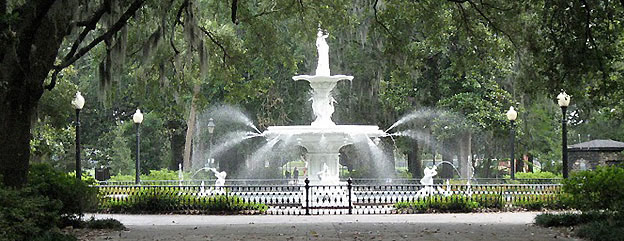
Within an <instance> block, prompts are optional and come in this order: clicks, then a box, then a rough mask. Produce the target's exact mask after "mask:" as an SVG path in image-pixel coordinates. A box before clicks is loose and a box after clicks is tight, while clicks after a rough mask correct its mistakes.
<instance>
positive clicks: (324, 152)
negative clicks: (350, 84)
mask: <svg viewBox="0 0 624 241" xmlns="http://www.w3.org/2000/svg"><path fill="white" fill-rule="evenodd" d="M262 135H263V136H265V137H266V138H267V139H269V140H271V139H274V138H278V139H279V140H280V141H282V142H283V143H284V145H285V146H301V147H303V148H305V149H306V150H307V154H306V156H305V158H306V160H305V161H306V162H307V164H306V165H307V166H308V168H307V169H306V170H304V171H303V172H304V173H303V176H304V177H307V178H309V179H310V180H311V181H312V183H315V184H316V183H318V184H338V183H339V170H340V169H339V166H340V164H339V155H340V148H342V147H344V146H346V145H350V144H354V143H357V142H365V143H366V142H370V141H371V140H370V138H375V137H381V136H385V135H386V133H385V132H383V131H382V130H380V129H379V127H377V126H365V125H330V126H322V127H321V126H270V127H269V128H268V129H267V130H266V131H265V132H264V133H262Z"/></svg>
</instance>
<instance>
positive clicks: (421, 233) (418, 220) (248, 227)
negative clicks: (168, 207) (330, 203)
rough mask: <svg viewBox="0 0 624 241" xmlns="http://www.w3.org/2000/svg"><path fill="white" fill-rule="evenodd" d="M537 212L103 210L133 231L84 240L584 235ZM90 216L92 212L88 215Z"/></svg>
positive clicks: (488, 239)
mask: <svg viewBox="0 0 624 241" xmlns="http://www.w3.org/2000/svg"><path fill="white" fill-rule="evenodd" d="M535 215H537V213H531V212H522V213H469V214H413V215H340V216H338V215H336V216H330V215H326V216H242V215H239V216H200V215H102V214H97V215H95V218H97V219H100V218H115V219H117V220H119V221H121V222H122V223H124V224H125V225H126V226H127V227H128V229H129V230H128V231H118V232H109V233H100V234H98V235H95V236H92V237H86V238H83V240H140V241H143V240H154V241H155V240H192V241H194V240H202V241H205V240H478V241H493V240H505V241H513V240H518V241H529V240H579V239H575V238H570V237H568V236H567V235H565V234H562V233H561V230H560V229H548V228H541V227H537V226H534V225H532V224H531V223H532V222H533V218H534V217H535ZM87 217H89V216H87Z"/></svg>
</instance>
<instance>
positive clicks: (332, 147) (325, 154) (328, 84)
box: [262, 29, 386, 184]
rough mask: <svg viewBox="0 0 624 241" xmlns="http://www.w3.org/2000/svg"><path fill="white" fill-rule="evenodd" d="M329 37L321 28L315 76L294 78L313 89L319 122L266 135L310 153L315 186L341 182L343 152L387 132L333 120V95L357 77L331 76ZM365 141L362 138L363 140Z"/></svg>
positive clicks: (277, 128) (271, 129) (272, 129)
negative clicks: (336, 88) (341, 84)
mask: <svg viewBox="0 0 624 241" xmlns="http://www.w3.org/2000/svg"><path fill="white" fill-rule="evenodd" d="M327 37H328V35H327V34H324V33H323V31H322V30H321V29H319V31H318V34H317V39H316V47H317V50H318V57H319V58H318V65H317V68H316V73H315V75H298V76H294V77H293V78H292V79H293V80H295V81H298V80H305V81H308V82H309V83H310V87H311V88H312V98H311V99H312V110H313V112H314V116H315V117H316V118H315V120H314V121H313V122H312V123H311V124H310V125H309V126H270V127H268V129H267V130H266V131H265V132H263V133H262V136H264V137H265V138H267V139H269V140H273V139H275V138H276V139H277V140H280V141H282V142H285V143H288V142H289V141H288V140H297V143H296V144H295V145H299V146H301V147H303V148H305V149H306V150H307V165H308V166H309V167H308V168H309V169H308V172H307V173H310V174H311V175H309V179H310V181H311V182H312V183H318V184H338V183H339V163H338V157H339V150H340V148H342V147H343V146H346V145H349V144H353V143H355V142H356V140H358V139H360V138H362V137H365V138H367V139H369V140H370V138H376V137H380V136H385V135H386V133H385V132H384V131H382V130H380V129H379V127H377V126H372V125H336V123H334V122H333V121H332V119H331V116H332V114H333V113H334V103H336V100H335V99H334V98H333V97H332V96H331V91H332V90H333V89H334V87H335V86H336V84H337V83H338V81H340V80H353V76H346V75H331V74H330V70H329V46H328V45H327V42H326V41H325V39H326V38H327ZM360 140H361V139H360Z"/></svg>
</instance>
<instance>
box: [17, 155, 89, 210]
mask: <svg viewBox="0 0 624 241" xmlns="http://www.w3.org/2000/svg"><path fill="white" fill-rule="evenodd" d="M28 178H29V180H28V184H27V187H28V188H30V190H32V192H34V194H35V195H41V196H45V197H47V198H48V199H50V200H58V201H60V203H61V207H60V209H59V215H61V216H62V217H63V218H69V219H72V218H75V217H77V216H78V215H81V214H82V212H84V211H90V210H93V208H94V207H95V204H97V189H95V188H92V187H89V185H88V184H87V183H85V182H83V181H76V179H75V178H73V177H71V176H69V175H68V174H66V173H63V172H59V171H55V170H54V169H53V168H52V167H50V166H49V165H45V164H34V165H31V166H30V172H29V175H28Z"/></svg>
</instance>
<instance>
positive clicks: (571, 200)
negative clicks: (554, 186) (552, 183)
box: [562, 166, 624, 211]
mask: <svg viewBox="0 0 624 241" xmlns="http://www.w3.org/2000/svg"><path fill="white" fill-rule="evenodd" d="M563 184H564V185H563V189H562V190H563V192H564V193H566V194H567V195H565V201H566V203H567V204H568V205H569V206H570V207H572V208H576V209H580V210H610V211H624V188H622V187H623V186H624V168H621V167H615V166H609V167H598V168H597V169H596V170H593V171H591V170H589V171H580V172H576V173H573V174H572V175H571V176H570V177H569V178H568V179H566V180H564V182H563Z"/></svg>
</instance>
